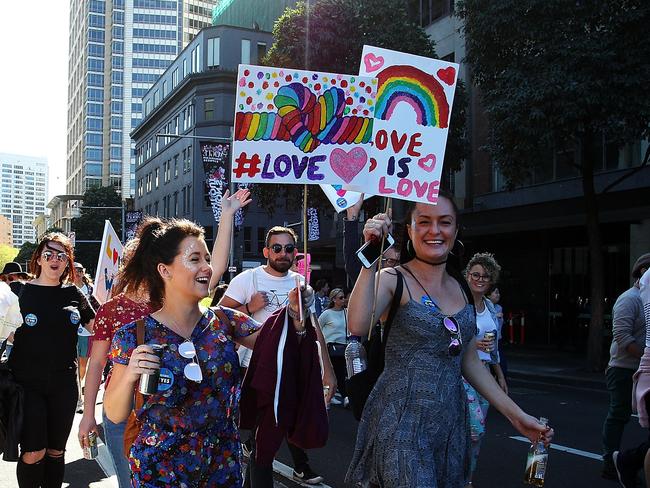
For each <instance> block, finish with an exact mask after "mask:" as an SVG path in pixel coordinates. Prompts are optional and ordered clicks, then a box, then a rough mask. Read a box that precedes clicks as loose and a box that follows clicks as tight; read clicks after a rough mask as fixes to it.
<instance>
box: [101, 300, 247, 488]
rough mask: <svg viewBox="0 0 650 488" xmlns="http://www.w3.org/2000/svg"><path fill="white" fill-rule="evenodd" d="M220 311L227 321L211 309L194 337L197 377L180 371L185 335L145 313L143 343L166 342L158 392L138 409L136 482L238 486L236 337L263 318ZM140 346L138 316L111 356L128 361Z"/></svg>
mask: <svg viewBox="0 0 650 488" xmlns="http://www.w3.org/2000/svg"><path fill="white" fill-rule="evenodd" d="M223 311H224V312H225V313H226V316H227V317H228V318H229V319H230V323H228V324H222V323H221V322H220V321H219V320H218V318H217V316H216V314H215V313H214V312H213V311H212V310H207V311H206V312H205V313H204V314H203V316H202V317H201V319H200V320H199V322H198V323H197V325H196V326H195V328H194V331H193V332H192V335H191V337H190V340H191V342H192V343H193V344H194V347H195V349H196V352H197V357H198V362H199V366H200V368H201V370H202V373H203V380H202V381H201V382H200V383H197V382H194V381H191V380H188V379H187V378H185V375H184V374H183V370H184V368H185V366H186V365H187V364H188V363H189V362H190V361H191V359H186V358H184V357H182V356H181V355H180V354H179V352H178V346H179V345H180V344H182V343H183V342H185V339H184V338H183V337H181V336H179V335H178V334H176V333H175V332H174V331H172V330H171V329H169V328H167V327H166V326H164V325H163V324H161V323H160V322H158V321H156V320H155V319H154V318H152V317H151V316H150V315H149V316H147V317H145V343H146V344H164V345H166V346H167V347H166V348H165V349H164V352H163V357H162V365H161V370H160V381H159V383H158V392H157V393H156V394H154V395H150V396H146V397H145V404H144V406H143V408H142V409H141V410H140V411H138V412H137V415H138V418H139V420H140V421H141V422H142V425H143V426H142V430H141V431H140V433H139V435H138V437H137V438H136V440H135V442H134V443H133V447H132V448H131V451H130V453H129V462H130V467H131V473H132V474H131V477H132V480H133V481H132V482H133V486H134V487H175V488H177V487H180V488H190V487H213V486H219V487H239V486H241V484H242V480H241V467H240V458H241V451H240V445H239V432H238V430H237V426H236V421H237V418H238V416H239V415H238V405H239V388H240V383H241V377H240V376H241V374H240V368H239V361H238V357H237V353H236V352H235V343H234V342H233V339H235V338H239V337H245V336H248V335H250V334H252V333H253V332H255V331H257V330H258V329H259V328H260V324H259V323H258V322H256V321H254V320H252V319H250V318H249V317H247V316H246V315H243V314H241V313H239V312H237V311H235V310H231V309H228V308H223ZM135 347H136V324H135V322H134V323H131V324H128V325H125V326H124V327H122V328H121V329H119V330H118V331H117V332H116V333H115V337H114V338H113V346H112V351H111V357H112V359H113V361H115V362H116V363H118V364H125V365H126V364H128V362H129V357H130V356H131V353H132V351H133V349H134V348H135Z"/></svg>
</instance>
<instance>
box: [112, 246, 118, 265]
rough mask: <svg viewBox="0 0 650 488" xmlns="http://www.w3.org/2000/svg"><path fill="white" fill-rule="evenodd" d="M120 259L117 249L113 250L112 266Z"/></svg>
mask: <svg viewBox="0 0 650 488" xmlns="http://www.w3.org/2000/svg"><path fill="white" fill-rule="evenodd" d="M119 258H120V255H119V253H118V252H117V249H113V265H115V263H117V260H118V259H119Z"/></svg>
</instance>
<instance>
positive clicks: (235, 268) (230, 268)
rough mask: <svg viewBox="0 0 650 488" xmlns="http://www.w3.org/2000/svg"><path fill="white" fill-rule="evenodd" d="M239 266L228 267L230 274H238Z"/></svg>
mask: <svg viewBox="0 0 650 488" xmlns="http://www.w3.org/2000/svg"><path fill="white" fill-rule="evenodd" d="M236 272H237V266H228V273H236Z"/></svg>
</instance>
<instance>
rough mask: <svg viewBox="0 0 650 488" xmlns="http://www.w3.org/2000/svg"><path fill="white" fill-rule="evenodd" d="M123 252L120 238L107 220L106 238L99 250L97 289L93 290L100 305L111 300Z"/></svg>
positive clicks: (96, 274)
mask: <svg viewBox="0 0 650 488" xmlns="http://www.w3.org/2000/svg"><path fill="white" fill-rule="evenodd" d="M122 252H123V247H122V243H121V242H120V238H119V237H118V236H117V234H116V233H115V229H113V226H112V225H111V223H110V221H108V220H106V221H105V222H104V236H103V237H102V245H101V247H100V249H99V259H98V261H97V271H96V272H95V287H94V289H93V295H94V296H95V298H96V299H97V301H99V303H104V302H106V301H107V300H109V299H110V298H111V291H112V289H113V285H114V284H115V276H116V275H117V271H118V270H119V268H120V263H121V262H122Z"/></svg>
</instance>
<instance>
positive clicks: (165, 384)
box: [158, 368, 174, 391]
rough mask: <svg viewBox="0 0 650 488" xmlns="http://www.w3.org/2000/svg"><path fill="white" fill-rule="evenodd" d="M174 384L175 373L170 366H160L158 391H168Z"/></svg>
mask: <svg viewBox="0 0 650 488" xmlns="http://www.w3.org/2000/svg"><path fill="white" fill-rule="evenodd" d="M173 384H174V373H172V372H171V370H170V369H169V368H160V376H159V377H158V391H167V390H169V389H170V388H171V387H172V385H173Z"/></svg>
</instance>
